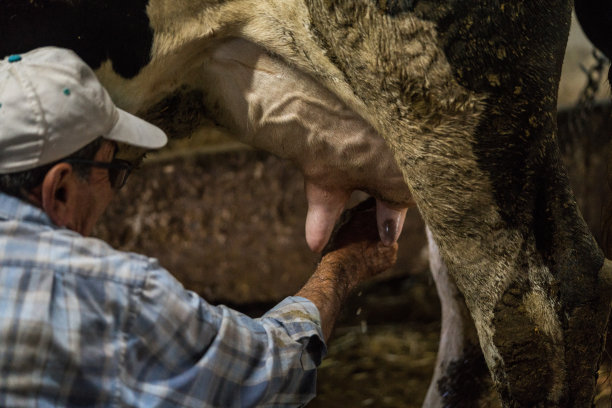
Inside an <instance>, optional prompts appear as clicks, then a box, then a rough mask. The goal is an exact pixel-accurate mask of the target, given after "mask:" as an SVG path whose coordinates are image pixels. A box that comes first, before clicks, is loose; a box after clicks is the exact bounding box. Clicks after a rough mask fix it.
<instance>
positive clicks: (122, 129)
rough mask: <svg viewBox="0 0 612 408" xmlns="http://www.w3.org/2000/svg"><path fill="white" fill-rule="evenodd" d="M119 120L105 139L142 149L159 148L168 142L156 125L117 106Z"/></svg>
mask: <svg viewBox="0 0 612 408" xmlns="http://www.w3.org/2000/svg"><path fill="white" fill-rule="evenodd" d="M117 111H118V112H119V120H117V123H116V124H115V126H114V127H113V128H112V129H111V131H110V132H109V133H108V134H107V135H104V138H105V139H108V140H113V141H115V142H121V143H125V144H128V145H132V146H136V147H140V148H143V149H159V148H160V147H163V146H165V145H166V143H167V142H168V137H167V136H166V134H165V133H164V131H163V130H161V129H160V128H158V127H157V126H155V125H153V124H151V123H149V122H147V121H144V120H142V119H140V118H139V117H137V116H134V115H132V114H131V113H128V112H126V111H124V110H122V109H119V108H117Z"/></svg>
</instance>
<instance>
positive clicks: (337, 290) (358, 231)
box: [296, 200, 397, 341]
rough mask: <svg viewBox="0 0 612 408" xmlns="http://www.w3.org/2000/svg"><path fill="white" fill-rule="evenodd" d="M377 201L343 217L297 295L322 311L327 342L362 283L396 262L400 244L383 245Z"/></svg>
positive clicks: (370, 202) (366, 203)
mask: <svg viewBox="0 0 612 408" xmlns="http://www.w3.org/2000/svg"><path fill="white" fill-rule="evenodd" d="M373 201H374V200H367V201H365V202H363V203H361V204H360V205H358V206H357V207H355V208H354V209H352V210H349V211H348V212H346V213H345V214H344V215H343V218H344V221H341V225H340V226H339V227H338V228H337V230H336V231H335V232H334V236H333V237H332V242H331V243H330V244H329V245H328V248H326V249H325V250H324V253H325V255H324V256H323V258H322V259H321V262H320V263H319V265H318V267H317V269H316V271H315V272H314V274H313V275H312V276H311V277H310V279H309V280H308V282H306V284H305V285H304V287H303V288H302V289H301V290H300V291H299V292H298V293H297V294H296V296H301V297H304V298H306V299H308V300H310V301H311V302H312V303H314V305H315V306H316V307H317V308H318V309H319V313H320V315H321V327H322V329H323V335H324V337H325V341H327V340H329V336H330V335H331V333H332V330H333V327H334V324H335V322H336V319H337V318H338V314H339V313H340V309H341V307H342V305H343V304H344V301H345V300H346V297H347V296H348V295H349V293H350V292H351V291H352V290H353V289H354V288H355V287H356V286H357V285H359V284H360V283H361V282H364V281H366V280H368V279H369V278H371V277H373V276H375V275H378V274H379V273H381V272H383V271H385V270H387V269H389V268H390V267H391V266H393V264H394V263H395V261H396V259H397V244H393V245H392V246H385V245H384V244H383V243H382V242H380V239H379V234H378V229H377V226H376V211H375V209H374V206H373Z"/></svg>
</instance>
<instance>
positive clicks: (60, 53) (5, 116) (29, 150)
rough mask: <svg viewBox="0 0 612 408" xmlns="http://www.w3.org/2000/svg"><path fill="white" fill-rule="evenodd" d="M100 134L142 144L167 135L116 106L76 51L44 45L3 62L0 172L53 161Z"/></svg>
mask: <svg viewBox="0 0 612 408" xmlns="http://www.w3.org/2000/svg"><path fill="white" fill-rule="evenodd" d="M100 136H101V137H103V138H105V139H108V140H113V141H116V142H121V143H126V144H129V145H132V146H136V147H140V148H144V149H158V148H160V147H162V146H164V145H165V144H166V142H167V140H168V138H167V137H166V134H165V133H164V132H163V131H162V130H161V129H160V128H158V127H157V126H154V125H152V124H150V123H148V122H146V121H144V120H142V119H140V118H137V117H136V116H134V115H132V114H130V113H128V112H125V111H123V110H121V109H119V108H117V107H116V106H115V104H114V103H113V102H112V100H111V98H110V96H109V95H108V92H106V90H105V89H104V87H103V86H102V84H100V82H99V81H98V79H97V78H96V76H95V74H94V73H93V71H92V70H91V68H89V67H88V66H87V64H85V62H84V61H83V60H81V59H80V58H79V57H78V56H77V55H76V54H75V53H74V52H73V51H70V50H66V49H63V48H56V47H43V48H37V49H35V50H33V51H30V52H28V53H25V54H21V55H11V56H9V57H6V58H5V59H3V60H1V61H0V174H7V173H13V172H17V171H23V170H29V169H33V168H35V167H39V166H43V165H45V164H49V163H53V162H55V161H57V160H60V159H62V158H64V157H67V156H69V155H70V154H72V153H74V152H76V151H77V150H79V149H80V148H82V147H84V146H85V145H87V144H89V143H91V142H93V141H94V140H95V139H97V138H98V137H100Z"/></svg>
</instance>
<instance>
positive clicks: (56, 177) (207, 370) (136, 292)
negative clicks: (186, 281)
mask: <svg viewBox="0 0 612 408" xmlns="http://www.w3.org/2000/svg"><path fill="white" fill-rule="evenodd" d="M165 143H166V136H165V134H164V133H163V132H162V131H161V130H160V129H158V128H156V127H155V126H153V125H151V124H149V123H147V122H144V121H142V120H140V119H138V118H136V117H135V116H132V115H130V114H128V113H127V112H124V111H122V110H120V109H118V108H116V107H115V106H114V104H113V103H112V102H111V100H110V97H109V95H108V94H107V93H106V91H105V90H104V88H103V87H102V85H101V84H100V83H99V82H98V81H97V79H96V77H95V75H94V73H93V72H92V71H91V70H90V69H89V67H87V66H86V65H85V64H84V62H83V61H81V60H80V59H79V58H78V57H77V56H76V55H75V54H74V53H72V52H71V51H68V50H63V49H59V48H52V47H46V48H40V49H37V50H34V51H31V52H29V53H27V54H23V55H13V56H10V57H8V58H6V59H4V60H3V61H2V62H0V406H3V407H5V406H6V407H9V406H11V407H16V406H19V407H25V406H88V407H89V406H110V405H117V406H130V407H153V406H168V407H174V406H194V407H195V406H198V407H202V406H206V407H234V406H236V407H237V406H261V405H265V406H297V405H303V404H305V403H306V402H308V401H309V400H310V399H311V398H312V397H313V396H314V391H315V380H316V367H317V365H318V364H319V362H320V360H321V358H322V357H323V356H324V355H325V352H326V349H325V341H326V340H327V339H328V338H329V335H330V332H331V330H332V327H333V324H334V321H335V319H336V317H337V314H338V311H339V309H340V307H341V304H342V302H343V300H344V299H345V298H346V296H347V294H348V293H349V291H350V290H351V289H352V288H353V287H355V285H357V284H358V283H360V282H362V281H363V280H365V279H367V278H369V277H371V276H373V275H375V274H377V273H379V272H381V271H383V270H385V269H387V268H388V267H390V266H391V265H392V264H393V262H394V261H395V256H396V251H397V247H396V246H391V247H386V246H384V245H382V244H381V243H380V242H378V241H377V232H376V224H375V220H374V214H373V212H370V213H368V211H363V212H362V213H360V214H358V215H357V216H356V217H353V219H351V220H350V221H349V222H348V223H347V224H346V225H345V226H344V227H343V228H342V229H341V230H340V231H339V234H338V235H336V241H335V242H336V248H337V249H336V250H334V251H331V252H329V253H328V254H327V255H326V256H324V257H323V258H322V260H321V263H320V264H319V266H318V267H317V269H316V271H315V272H314V274H313V275H312V277H311V278H310V279H309V281H308V282H307V283H306V284H305V286H304V287H303V288H302V289H301V290H300V291H299V292H298V293H297V294H296V296H294V297H288V298H287V299H285V300H283V301H282V302H281V303H279V304H278V305H277V306H276V307H274V308H273V309H272V310H270V311H269V312H267V313H266V314H265V315H264V316H263V317H261V318H259V319H251V318H249V317H247V316H244V315H242V314H240V313H238V312H236V311H234V310H231V309H229V308H227V307H224V306H212V305H210V304H208V303H207V302H206V301H205V300H203V299H202V298H200V297H199V296H197V295H196V294H194V293H192V292H190V291H187V290H185V289H184V288H183V287H182V286H181V285H180V284H179V283H178V282H177V281H176V280H175V279H173V277H172V276H171V275H170V274H169V273H168V272H167V271H166V270H164V269H163V268H162V267H161V266H160V265H159V264H158V263H157V261H156V260H155V259H152V258H147V257H144V256H141V255H137V254H132V253H124V252H119V251H116V250H114V249H113V248H111V247H109V246H108V245H107V244H106V243H104V242H102V241H100V240H97V239H94V238H87V235H88V234H89V233H90V232H91V230H92V228H93V226H94V225H95V223H96V221H97V219H98V218H99V216H100V215H101V214H102V213H103V212H104V210H105V208H106V207H107V205H108V204H109V202H110V200H111V199H112V197H113V194H114V191H116V190H117V189H119V188H121V187H122V186H123V185H124V184H125V181H126V178H127V176H128V175H129V173H130V170H131V168H132V166H131V164H130V163H128V162H125V161H122V160H119V159H116V158H115V155H116V153H117V150H118V148H119V146H120V145H122V144H127V145H131V146H136V147H139V148H143V149H157V148H160V147H162V146H163V145H164V144H165Z"/></svg>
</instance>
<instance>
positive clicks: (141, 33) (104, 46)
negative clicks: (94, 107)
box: [0, 0, 153, 78]
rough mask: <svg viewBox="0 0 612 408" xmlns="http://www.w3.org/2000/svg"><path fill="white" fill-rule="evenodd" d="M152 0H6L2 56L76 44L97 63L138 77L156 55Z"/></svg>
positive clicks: (0, 27)
mask: <svg viewBox="0 0 612 408" xmlns="http://www.w3.org/2000/svg"><path fill="white" fill-rule="evenodd" d="M147 3H148V0H2V1H1V2H0V38H1V41H0V57H3V56H6V55H10V54H16V53H23V52H27V51H29V50H32V49H34V48H38V47H42V46H49V45H53V46H58V47H64V48H69V49H72V50H74V51H75V52H76V53H77V54H79V56H81V58H83V60H85V62H87V64H89V65H90V66H91V67H92V68H93V69H96V68H98V67H99V66H100V64H101V63H102V62H103V61H105V60H107V59H109V58H110V59H111V61H112V63H113V69H114V70H115V72H117V73H118V74H119V75H121V76H123V77H125V78H131V77H134V76H135V75H136V74H138V72H139V71H140V69H141V68H142V67H144V66H145V65H147V64H148V62H149V61H150V54H151V46H152V42H153V32H152V30H151V27H150V25H149V18H148V16H147V14H146V6H147Z"/></svg>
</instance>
